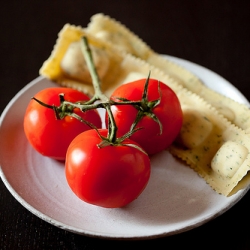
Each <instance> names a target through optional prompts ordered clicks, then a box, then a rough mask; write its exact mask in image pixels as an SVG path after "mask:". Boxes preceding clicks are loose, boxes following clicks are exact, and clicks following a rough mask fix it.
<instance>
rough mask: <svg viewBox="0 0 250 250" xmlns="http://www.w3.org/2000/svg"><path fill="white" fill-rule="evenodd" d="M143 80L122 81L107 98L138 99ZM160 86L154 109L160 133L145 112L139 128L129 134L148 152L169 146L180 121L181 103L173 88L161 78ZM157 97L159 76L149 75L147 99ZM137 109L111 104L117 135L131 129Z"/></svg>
mask: <svg viewBox="0 0 250 250" xmlns="http://www.w3.org/2000/svg"><path fill="white" fill-rule="evenodd" d="M145 82H146V79H140V80H137V81H134V82H130V83H127V84H123V85H121V86H119V87H118V88H117V89H116V90H115V91H114V92H113V94H112V95H111V97H110V98H111V99H113V100H116V101H117V99H116V97H123V98H126V99H129V100H131V101H139V100H141V98H142V93H143V89H144V86H145ZM160 89H161V102H160V104H159V105H158V106H156V107H155V108H154V109H153V112H154V114H155V115H156V116H157V117H158V119H159V120H160V121H161V123H162V127H163V131H162V134H160V128H159V124H158V123H156V122H155V121H153V120H152V119H151V118H149V117H146V116H145V117H144V118H143V119H142V120H141V121H140V122H139V123H138V125H137V127H141V128H142V129H141V130H139V131H137V132H135V133H134V134H133V135H132V136H131V139H132V140H134V141H136V142H137V143H139V144H140V145H141V146H142V147H143V148H144V150H145V151H146V152H147V153H148V154H149V155H153V154H156V153H158V152H160V151H162V150H163V149H166V148H167V147H169V146H170V145H171V144H172V143H173V141H174V139H175V138H176V137H177V135H178V133H179V131H180V129H181V126H182V121H183V114H182V109H181V105H180V102H179V99H178V97H177V95H176V94H175V92H174V91H173V90H172V89H171V88H170V87H169V86H167V85H166V84H164V83H162V82H160ZM159 97H160V96H159V91H158V80H155V79H150V80H149V86H148V100H149V101H153V100H156V99H159ZM137 112H138V111H137V109H135V108H134V107H133V106H130V105H117V106H112V113H113V115H114V119H115V121H116V124H117V126H118V134H119V135H123V134H125V133H126V132H127V131H129V130H130V127H131V125H132V123H133V121H134V120H135V117H136V114H137ZM106 121H107V120H106ZM106 124H107V122H106Z"/></svg>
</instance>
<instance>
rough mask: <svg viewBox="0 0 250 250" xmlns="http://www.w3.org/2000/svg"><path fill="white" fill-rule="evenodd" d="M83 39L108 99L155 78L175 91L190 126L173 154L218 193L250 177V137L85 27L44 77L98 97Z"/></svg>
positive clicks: (64, 44) (65, 33)
mask: <svg viewBox="0 0 250 250" xmlns="http://www.w3.org/2000/svg"><path fill="white" fill-rule="evenodd" d="M82 36H86V37H87V39H88V42H89V45H90V48H91V50H92V53H93V59H94V62H95V66H96V68H97V71H98V74H99V77H100V80H101V84H102V85H101V88H102V91H103V93H104V94H106V95H107V96H109V95H110V94H111V93H112V92H113V90H114V89H115V88H116V87H117V86H119V85H121V84H124V83H126V82H129V81H132V80H136V79H139V78H144V77H145V78H146V77H147V76H148V74H149V72H150V77H151V78H155V79H157V80H160V81H162V82H164V83H165V84H167V85H168V86H169V87H171V88H172V89H173V90H174V91H175V93H176V94H177V96H178V98H179V100H180V103H181V106H182V110H183V116H184V123H183V127H182V130H181V133H180V135H179V136H178V138H177V140H176V141H175V143H174V144H173V145H172V146H171V147H170V148H169V150H170V152H171V153H172V154H173V155H174V156H176V157H178V158H180V159H182V160H183V161H185V162H186V163H187V164H188V165H189V166H190V167H191V168H193V169H194V170H195V171H197V173H198V174H199V175H200V176H201V177H203V178H204V179H205V180H206V182H207V183H208V184H209V185H210V186H211V187H212V188H213V189H214V190H215V191H216V192H218V193H220V194H223V195H225V196H228V195H229V194H230V192H231V191H232V190H233V189H234V188H235V187H236V186H237V185H238V183H239V182H240V181H241V180H242V179H243V177H244V176H246V175H247V172H248V171H249V168H250V154H249V152H250V136H249V135H248V134H246V132H245V131H244V130H242V129H241V128H239V127H237V126H235V125H233V124H232V123H231V122H229V121H228V119H226V118H225V117H224V116H223V115H222V114H221V113H219V112H218V110H217V109H216V108H215V107H213V106H212V105H211V104H209V103H208V102H207V101H205V100H204V99H203V98H202V97H200V96H199V95H197V94H196V93H193V92H192V91H190V90H188V89H187V88H186V87H184V86H183V85H182V84H180V82H179V81H177V80H176V79H174V78H173V77H171V76H169V75H168V74H166V72H165V71H162V70H161V69H159V68H157V67H155V66H154V65H152V64H150V63H148V62H146V61H144V60H141V59H140V58H138V57H137V58H136V57H134V56H133V55H132V54H128V53H127V52H125V51H124V50H120V49H118V48H117V47H116V46H112V44H111V43H109V42H105V41H103V40H102V39H99V38H97V37H95V36H92V35H91V34H90V33H88V32H86V30H84V29H82V28H81V27H76V26H73V25H70V24H66V25H65V26H64V27H63V29H62V30H61V31H60V32H59V35H58V39H57V41H56V44H55V46H54V48H53V51H52V53H51V55H50V57H49V58H48V59H47V60H46V61H45V62H44V63H43V65H42V67H41V69H40V71H39V72H40V74H41V75H42V76H45V77H46V78H48V79H50V80H53V81H55V82H57V83H58V84H60V85H62V86H68V87H73V88H76V89H79V90H81V91H84V92H85V93H88V94H89V95H93V93H94V89H93V86H92V84H91V78H90V75H89V72H88V69H87V66H86V64H85V61H84V57H83V54H82V52H81V49H80V43H81V38H82ZM222 99H223V98H222Z"/></svg>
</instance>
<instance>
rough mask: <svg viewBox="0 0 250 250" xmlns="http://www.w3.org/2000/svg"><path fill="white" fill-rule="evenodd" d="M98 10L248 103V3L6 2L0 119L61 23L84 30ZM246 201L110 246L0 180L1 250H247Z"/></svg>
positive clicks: (1, 14)
mask: <svg viewBox="0 0 250 250" xmlns="http://www.w3.org/2000/svg"><path fill="white" fill-rule="evenodd" d="M100 12H102V13H104V14H107V15H110V16H111V17H114V18H115V19H117V20H119V21H120V22H122V23H123V24H125V25H126V26H127V27H129V28H130V29H131V30H132V31H134V32H135V33H136V34H137V35H138V36H140V37H141V38H142V39H143V40H144V41H145V42H146V43H147V44H148V45H150V47H151V48H152V49H153V50H155V51H156V52H158V53H162V54H168V55H171V56H175V57H179V58H183V59H186V60H189V61H191V62H194V63H197V64H199V65H202V66H204V67H206V68H208V69H210V70H212V71H214V72H216V73H218V74H219V75H221V76H222V77H224V78H225V79H226V80H228V81H229V82H230V83H232V84H233V85H234V86H235V87H236V88H238V89H239V90H240V91H241V92H242V93H243V94H244V95H245V96H246V98H247V99H248V100H250V76H249V70H250V68H249V67H250V27H249V23H250V2H249V1H248V2H247V1H231V0H229V1H228V0H221V1H217V0H216V1H213V0H204V1H200V0H187V1H185V0H183V1H178V0H169V1H160V0H154V1H147V0H137V1H122V0H121V1H111V0H106V1H94V0H93V1H80V0H76V1H69V0H64V1H59V0H54V1H40V0H36V1H14V0H10V1H5V2H4V3H2V4H1V8H0V19H1V23H0V24H1V25H0V31H1V32H0V34H1V39H0V51H1V58H2V59H1V61H0V66H1V81H0V89H1V92H0V95H1V98H0V112H1V113H2V111H3V110H4V108H5V107H6V105H7V104H8V102H9V101H10V100H11V99H12V97H13V96H14V95H15V94H16V93H17V92H18V91H19V90H20V89H22V88H23V87H24V86H25V85H26V84H27V83H29V82H30V81H31V80H33V79H34V78H36V77H37V76H38V71H39V68H40V67H41V65H42V63H43V62H44V61H45V60H46V59H47V58H48V56H49V55H50V52H51V50H52V48H53V45H54V44H55V40H56V38H57V34H58V32H59V31H60V30H61V28H62V27H63V25H64V24H65V23H71V24H75V25H81V26H83V27H84V26H86V25H87V23H88V22H89V19H90V17H91V16H92V15H93V14H96V13H100ZM0 143H1V142H0ZM248 199H250V194H249V192H248V193H247V194H246V195H245V196H244V197H243V198H242V199H241V200H240V201H239V202H238V203H237V204H236V205H235V206H233V207H232V208H231V209H230V210H228V211H226V212H225V213H223V214H222V215H220V216H219V217H217V218H216V219H214V220H211V221H209V222H207V223H206V224H204V225H201V226H199V227H197V228H195V229H192V230H189V231H187V232H184V233H180V234H176V235H172V236H168V237H162V238H158V239H151V240H139V241H131V240H126V241H124V240H110V239H100V238H93V237H87V236H83V235H78V234H74V233H71V232H68V231H64V230H63V229H60V228H57V227H55V226H53V225H51V224H49V223H47V222H45V221H43V220H41V219H40V218H38V217H36V216H35V215H33V214H32V213H30V212H29V211H28V210H27V209H26V208H24V207H23V206H22V205H21V204H20V203H19V202H18V201H16V200H15V198H14V197H13V196H12V195H11V194H10V192H9V191H8V190H7V188H6V187H5V186H4V184H3V182H2V181H0V249H25V250H28V249H32V250H34V249H100V246H101V247H104V248H105V247H107V248H109V249H110V248H112V249H113V248H114V249H118V248H119V249H125V248H126V249H127V248H129V247H132V246H133V247H139V246H140V247H144V246H145V247H154V248H157V249H158V248H160V247H162V246H164V247H165V248H167V247H168V246H171V247H176V248H177V249H178V247H181V246H185V248H188V247H190V248H193V249H200V248H201V246H206V247H207V248H209V247H210V248H212V247H213V248H214V247H215V249H217V248H218V249H219V247H220V248H223V249H250V240H249V230H248V229H247V228H248V225H249V224H250V216H249V211H250V202H249V200H248Z"/></svg>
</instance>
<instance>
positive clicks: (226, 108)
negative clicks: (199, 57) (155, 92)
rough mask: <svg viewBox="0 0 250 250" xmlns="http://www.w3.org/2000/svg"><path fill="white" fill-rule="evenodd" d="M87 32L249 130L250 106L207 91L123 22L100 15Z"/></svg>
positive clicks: (195, 78) (184, 70)
mask: <svg viewBox="0 0 250 250" xmlns="http://www.w3.org/2000/svg"><path fill="white" fill-rule="evenodd" d="M86 30H87V32H88V33H90V34H92V35H94V36H96V37H98V38H100V39H102V40H105V41H109V42H111V43H112V44H113V46H116V47H118V48H120V49H121V50H125V51H126V52H128V53H131V54H132V55H134V56H135V57H139V58H141V59H142V60H145V61H147V62H148V63H150V64H152V65H154V66H155V67H157V68H159V69H161V70H162V71H163V72H165V73H166V74H168V75H170V76H171V77H173V78H174V79H175V80H176V81H177V82H179V83H180V84H181V85H183V86H184V87H186V88H187V89H189V90H191V91H192V92H194V93H196V94H198V95H199V96H201V97H202V98H203V99H204V100H206V101H207V102H208V103H210V104H211V105H212V106H214V107H216V108H217V110H218V111H219V112H220V113H221V114H223V115H224V116H225V117H226V118H227V119H228V120H230V121H231V122H232V123H234V124H236V125H237V126H238V127H240V128H242V129H244V130H248V129H250V109H249V107H248V106H246V105H244V104H241V103H237V102H235V101H234V100H232V99H230V98H228V97H226V96H223V95H221V94H219V93H217V92H215V91H213V90H212V89H210V88H208V87H206V86H205V85H204V84H203V83H202V82H201V81H200V80H199V79H198V77H196V76H195V75H194V74H192V73H191V72H190V71H188V70H186V69H185V68H183V67H181V66H180V65H177V64H176V63H173V62H171V61H170V60H168V59H166V58H163V57H162V56H161V55H159V54H158V53H156V52H155V51H153V50H152V49H151V48H150V47H149V46H148V45H147V44H146V43H145V42H144V41H142V40H141V39H140V38H139V37H138V36H137V35H135V34H134V33H133V32H132V31H130V30H129V29H128V28H127V27H126V26H124V25H123V24H121V23H120V22H118V21H116V20H115V19H113V18H110V17H109V16H106V15H104V14H102V13H98V14H95V15H93V16H92V17H91V21H90V23H89V24H88V26H87V29H86ZM215 84H216V83H215ZM249 132H250V130H249Z"/></svg>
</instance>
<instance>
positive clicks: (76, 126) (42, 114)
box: [23, 87, 102, 160]
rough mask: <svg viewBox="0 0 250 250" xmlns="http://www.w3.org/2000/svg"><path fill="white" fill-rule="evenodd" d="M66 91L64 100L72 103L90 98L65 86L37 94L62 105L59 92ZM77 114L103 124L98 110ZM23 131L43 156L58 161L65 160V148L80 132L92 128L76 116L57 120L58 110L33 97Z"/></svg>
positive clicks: (94, 122) (25, 117)
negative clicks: (56, 111)
mask: <svg viewBox="0 0 250 250" xmlns="http://www.w3.org/2000/svg"><path fill="white" fill-rule="evenodd" d="M60 93H64V94H65V95H64V99H65V100H66V101H70V102H77V101H84V100H89V97H88V96H87V95H85V94H84V93H82V92H80V91H77V90H74V89H71V88H62V87H55V88H54V87H53V88H46V89H44V90H41V91H40V92H39V93H37V94H36V95H35V96H34V97H35V98H36V99H38V100H40V101H42V102H43V103H45V104H48V105H55V106H59V105H60V100H59V94H60ZM75 113H76V114H78V115H79V116H81V117H82V118H83V119H85V120H87V121H89V122H91V123H92V124H94V125H95V126H96V127H99V128H100V127H101V125H102V124H101V118H100V116H99V113H98V112H97V111H96V110H89V111H87V112H81V111H80V110H79V109H75ZM23 125H24V132H25V135H26V137H27V139H28V141H29V142H30V144H31V145H32V146H33V147H34V148H35V149H36V150H37V151H38V152H39V153H41V154H42V155H44V156H48V157H51V158H54V159H57V160H65V157H66V151H67V148H68V146H69V144H70V142H71V141H72V140H73V139H74V138H75V136H77V135H78V134H79V133H81V132H83V131H85V130H88V129H90V127H89V126H88V125H86V124H84V123H83V122H81V121H79V120H77V119H76V118H73V117H70V116H66V117H64V118H63V119H62V120H60V119H56V116H55V112H54V111H53V110H52V109H50V108H47V107H44V106H42V105H41V104H39V103H38V102H37V101H35V100H33V99H32V100H31V101H30V103H29V104H28V106H27V109H26V113H25V116H24V124H23Z"/></svg>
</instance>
